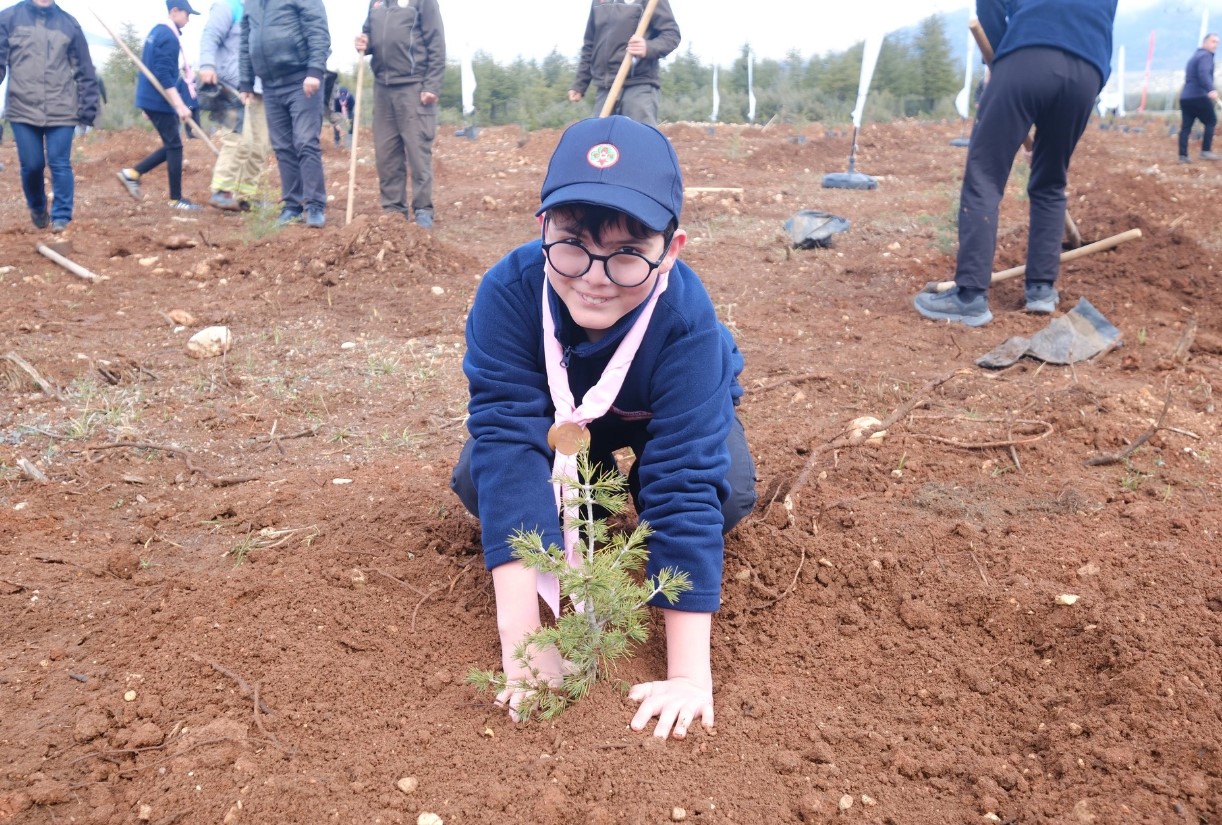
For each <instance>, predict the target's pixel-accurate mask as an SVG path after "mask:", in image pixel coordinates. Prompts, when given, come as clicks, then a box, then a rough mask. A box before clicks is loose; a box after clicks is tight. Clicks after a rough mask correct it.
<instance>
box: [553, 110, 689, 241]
mask: <svg viewBox="0 0 1222 825" xmlns="http://www.w3.org/2000/svg"><path fill="white" fill-rule="evenodd" d="M540 195H541V199H542V206H540V207H539V211H538V212H536V213H535V214H536V215H541V214H543V213H544V212H546V211H547V210H548V209H550V208H552V207H554V206H560V205H561V204H566V203H585V204H591V205H593V206H605V207H608V208H610V209H615V210H618V211H620V212H623V213H624V214H626V215H629V216H631V217H633V218H636V219H637V220H638V221H640V222H641V223H642V224H644V225H645V226H647V227H649V228H650V229H652V230H653V231H655V232H664V231H665V230H666V227H667V225H669V224H670V222H671V221H672V220H673V221H675V222H678V220H679V215H680V213H682V212H683V174H682V173H681V172H680V171H679V158H678V156H676V155H675V149H674V147H673V146H671V145H670V141H669V140H667V139H666V136H665V135H663V134H662V133H661V132H659V131H658V130H657V129H655V128H654V127H652V126H646V125H645V124H643V123H637V122H636V121H635V120H632V119H630V118H626V117H623V116H621V115H612V116H611V117H595V118H589V119H588V120H582V121H578V122H577V123H574V124H573V125H572V126H570V127H569V128H567V129H565V130H564V134H563V135H561V136H560V143H559V144H558V145H557V146H556V151H555V152H553V153H552V160H551V162H550V163H549V164H548V167H547V177H546V178H544V180H543V191H542V192H541V193H540Z"/></svg>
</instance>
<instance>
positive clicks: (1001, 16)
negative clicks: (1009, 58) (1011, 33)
mask: <svg viewBox="0 0 1222 825" xmlns="http://www.w3.org/2000/svg"><path fill="white" fill-rule="evenodd" d="M1009 6H1010V0H976V18H977V19H978V20H979V21H980V26H981V28H983V29H984V33H985V35H986V36H987V37H988V38H989V45H990V46H992V47H993V51H994V52H996V51H997V47H998V46H1000V45H1001V39H1002V38H1003V37H1005V36H1006V19H1007V18H1008V16H1009V11H1010V10H1009Z"/></svg>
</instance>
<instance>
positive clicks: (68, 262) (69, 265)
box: [38, 243, 106, 284]
mask: <svg viewBox="0 0 1222 825" xmlns="http://www.w3.org/2000/svg"><path fill="white" fill-rule="evenodd" d="M38 252H39V254H40V255H42V256H43V257H44V258H50V259H51V260H52V261H54V262H55V263H57V264H59V265H60V266H62V267H63V268H64V269H66V270H68V271H69V272H71V273H72V274H73V275H75V276H76V277H78V278H83V279H84V280H86V281H92V282H93V283H95V284H96V283H97V282H98V281H103V280H105V279H106V276H104V275H98V274H97V273H96V272H90V271H89V270H88V269H85V267H83V266H81V265H80V264H78V263H76V262H75V261H73V260H72V259H70V258H65V257H64V256H63V255H61V254H59V253H58V252H56V251H55V250H54V249H52V248H51V247H49V246H47V245H46V244H41V243H40V244H39V245H38Z"/></svg>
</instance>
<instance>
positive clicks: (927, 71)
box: [912, 15, 962, 112]
mask: <svg viewBox="0 0 1222 825" xmlns="http://www.w3.org/2000/svg"><path fill="white" fill-rule="evenodd" d="M912 51H913V57H914V58H915V60H916V67H915V68H916V79H917V86H916V93H917V95H918V97H920V103H921V106H920V111H923V112H932V111H933V110H934V108H935V107H936V106H937V105H938V103H939V101H943V100H944V99H945V98H947V97H950V98H952V99H953V98H954V96H955V94H956V93H957V92H958V91H959V85H960V83H961V82H962V81H961V79H960V77H959V74H958V72H957V71H956V69H955V66H954V63H953V61H952V60H951V54H950V42H949V41H948V40H947V39H946V28H945V26H944V25H943V20H942V16H941V15H934V16H932V17H927V18H925V20H923V21H921V27H920V30H919V32H918V33H917V36H916V40H915V42H914V43H913V45H912Z"/></svg>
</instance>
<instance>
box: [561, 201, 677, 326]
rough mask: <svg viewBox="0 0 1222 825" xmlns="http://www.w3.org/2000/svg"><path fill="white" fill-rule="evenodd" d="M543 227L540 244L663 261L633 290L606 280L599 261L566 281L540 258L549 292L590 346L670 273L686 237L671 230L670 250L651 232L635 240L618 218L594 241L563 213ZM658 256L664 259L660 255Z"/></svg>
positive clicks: (597, 253)
mask: <svg viewBox="0 0 1222 825" xmlns="http://www.w3.org/2000/svg"><path fill="white" fill-rule="evenodd" d="M543 225H544V235H543V242H544V243H553V242H555V241H565V240H576V241H579V242H580V243H581V245H582V246H584V247H585V248H586V250H587V251H589V252H591V253H593V254H595V255H613V254H615V253H617V252H626V251H632V252H637V253H639V254H641V255H643V256H644V257H646V258H648V259H649V260H650V261H656V260H658V259H659V258H662V261H661V263H660V264H659V265H658V267H657V268H656V269H654V270H653V271H652V272H651V273H650V274H649V277H648V278H646V279H645V281H644V282H643V283H641V284H638V285H637V286H632V287H624V286H620V285H619V284H617V283H615V282H614V281H612V280H611V279H610V278H608V277H607V270H606V267H605V265H604V264H603V263H602V262H601V261H592V262H591V265H590V269H589V271H588V272H586V273H585V274H584V275H582V276H581V277H578V278H570V277H565V276H564V275H561V274H560V273H558V272H556V270H555V269H554V268H553V267H552V265H551V263H549V262H548V261H547V260H546V258H545V259H544V264H543V268H544V271H545V272H546V273H547V279H548V282H549V283H550V284H551V285H552V289H554V290H555V291H556V295H557V296H559V298H560V300H561V301H563V302H564V305H565V306H566V307H568V310H569V314H570V315H571V316H573V320H574V321H575V322H576V323H577V324H578V325H579V326H581V327H582V328H583V329H585V331H586V336H587V337H588V338H589V339H590V340H591V341H594V342H597V341H599V340H600V339H601V338H602V337H603V335H605V334H606V331H607V330H608V329H610V328H611V327H612V326H614V324H615V322H616V321H618V320H619V319H620V318H623V317H624V316H625V315H627V314H628V313H630V312H632V311H633V310H634V309H636V308H637V307H639V306H640V305H641V304H642V303H644V302H645V300H646V299H647V298H648V297H649V293H650V291H651V290H652V289H653V287H654V284H655V283H656V282H657V279H658V276H659V275H660V274H661V273H663V272H669V271H670V268H671V267H672V266H674V264H675V260H676V259H677V258H678V257H679V252H680V250H682V249H683V245H684V243H686V241H687V234H686V233H685V232H683V230H681V229H680V230H676V232H675V234H674V237H673V238H672V239H671V242H670V247H669V248H666V239H665V237H664V236H663V235H662V234H661V233H654V234H651V235H650V236H649V237H648V238H645V239H641V238H635V237H633V235H632V233H631V232H629V231H628V226H627V223H626V220H620V221H617V222H615V223H611V224H609V225H607V226H605V227H604V228H603V230H602V232H601V238H599V242H597V243H596V242H595V240H594V238H593V237H591V235H590V233H589V232H588V231H587V230H585V229H583V228H582V227H581V226H580V224H579V223H578V222H577V221H575V220H573V219H572V218H571V217H570V216H568V215H566V214H565V212H564V210H559V211H555V212H553V213H548V216H547V220H545V221H544V224H543ZM663 253H665V257H662V256H663Z"/></svg>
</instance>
